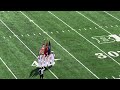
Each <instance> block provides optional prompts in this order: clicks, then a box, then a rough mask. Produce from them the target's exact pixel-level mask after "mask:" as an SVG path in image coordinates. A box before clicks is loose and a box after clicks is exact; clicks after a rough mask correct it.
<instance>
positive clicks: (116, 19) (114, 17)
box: [103, 11, 120, 21]
mask: <svg viewBox="0 0 120 90" xmlns="http://www.w3.org/2000/svg"><path fill="white" fill-rule="evenodd" d="M103 12H104V13H106V14H108V15H109V16H111V17H113V18H114V19H116V20H118V21H120V19H118V18H117V17H115V16H113V15H112V14H110V13H108V12H106V11H103Z"/></svg>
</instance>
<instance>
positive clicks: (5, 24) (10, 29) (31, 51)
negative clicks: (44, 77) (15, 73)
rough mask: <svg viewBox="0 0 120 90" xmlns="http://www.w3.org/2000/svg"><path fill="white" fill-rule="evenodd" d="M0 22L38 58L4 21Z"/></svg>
mask: <svg viewBox="0 0 120 90" xmlns="http://www.w3.org/2000/svg"><path fill="white" fill-rule="evenodd" d="M0 21H1V22H2V23H3V25H4V26H5V27H6V28H7V29H8V30H9V31H10V32H11V33H12V34H13V35H14V36H15V37H16V38H17V39H18V40H19V41H20V42H21V43H22V44H23V45H24V46H25V47H26V48H27V49H28V50H29V51H30V52H31V53H32V54H33V55H34V56H35V57H36V58H37V56H36V55H35V54H34V53H33V52H32V51H31V50H30V49H29V48H28V47H27V45H25V43H23V42H22V41H21V39H20V38H19V37H18V36H17V35H16V34H15V33H14V32H13V31H12V30H11V29H10V28H9V27H8V26H7V25H6V24H5V23H4V22H3V21H2V20H0ZM48 70H49V71H50V72H51V73H52V74H53V75H54V76H55V78H56V79H59V78H58V77H57V76H56V75H55V74H54V73H53V72H52V71H51V70H50V69H48Z"/></svg>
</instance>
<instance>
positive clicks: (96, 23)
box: [76, 11, 112, 34]
mask: <svg viewBox="0 0 120 90" xmlns="http://www.w3.org/2000/svg"><path fill="white" fill-rule="evenodd" d="M76 12H77V13H78V14H80V15H81V16H83V17H84V18H86V19H87V20H89V21H91V22H92V23H94V24H95V25H97V26H98V27H99V28H101V29H103V30H104V31H106V32H107V33H109V34H112V33H110V32H109V31H107V30H106V29H104V28H103V27H102V26H100V25H98V24H97V23H95V22H94V21H92V20H91V19H89V18H88V17H86V16H85V15H83V14H82V13H80V12H78V11H76Z"/></svg>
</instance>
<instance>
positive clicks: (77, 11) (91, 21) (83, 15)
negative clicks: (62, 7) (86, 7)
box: [76, 11, 120, 65]
mask: <svg viewBox="0 0 120 90" xmlns="http://www.w3.org/2000/svg"><path fill="white" fill-rule="evenodd" d="M76 12H77V13H78V14H80V15H82V16H83V17H85V18H86V19H88V20H89V21H91V22H92V23H94V24H95V25H97V26H98V27H100V28H101V29H103V30H104V31H106V32H107V33H109V34H111V35H112V33H110V32H109V31H107V30H106V29H104V28H102V27H101V26H100V25H99V24H97V23H95V22H94V21H92V20H91V19H89V18H88V17H86V16H85V15H83V14H81V13H80V12H78V11H76ZM95 46H96V45H95ZM101 51H102V52H103V53H104V54H106V53H105V52H104V51H103V50H101ZM106 55H107V54H106ZM107 56H108V57H109V58H111V59H112V60H113V61H115V62H116V63H117V64H119V65H120V63H119V62H117V61H116V60H115V59H113V58H112V57H111V56H109V55H107Z"/></svg>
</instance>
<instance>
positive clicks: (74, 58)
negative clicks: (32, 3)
mask: <svg viewBox="0 0 120 90" xmlns="http://www.w3.org/2000/svg"><path fill="white" fill-rule="evenodd" d="M20 12H21V11H20ZM48 12H49V11H48ZM21 13H22V14H23V15H24V16H25V17H27V18H28V19H30V18H29V17H28V16H26V15H25V14H24V13H23V12H21ZM49 13H50V12H49ZM33 24H35V25H36V26H37V27H38V28H39V29H40V30H41V31H42V32H45V31H44V30H43V29H42V28H41V27H40V26H38V25H37V24H36V23H35V22H33ZM45 34H46V35H47V36H48V37H50V38H51V39H52V40H53V41H54V42H55V43H56V44H57V45H59V46H60V47H61V48H62V49H63V50H64V51H66V52H67V53H68V54H69V55H70V56H71V57H73V58H74V59H75V60H76V61H77V62H78V63H80V64H81V65H82V66H83V67H85V68H86V69H87V70H88V71H89V72H90V73H91V74H93V75H94V76H95V77H96V78H98V79H99V77H98V76H96V75H95V74H94V73H93V72H92V71H91V70H89V69H88V68H87V67H86V66H85V65H84V64H83V63H81V62H80V61H79V60H78V59H77V58H76V57H75V56H73V55H72V54H71V53H70V52H69V51H67V50H66V49H65V48H64V47H63V46H61V44H59V43H58V42H57V41H56V40H55V39H54V38H52V37H51V36H50V35H49V34H48V33H45Z"/></svg>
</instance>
